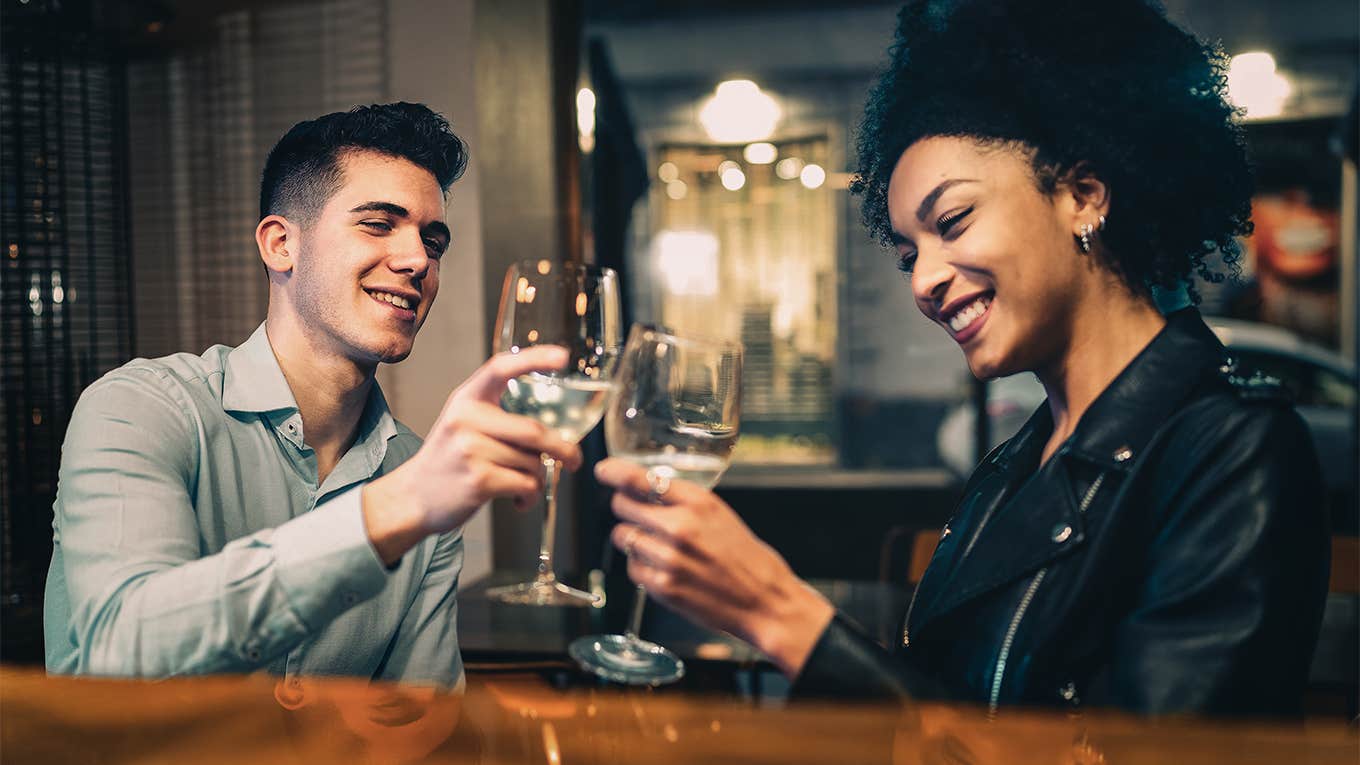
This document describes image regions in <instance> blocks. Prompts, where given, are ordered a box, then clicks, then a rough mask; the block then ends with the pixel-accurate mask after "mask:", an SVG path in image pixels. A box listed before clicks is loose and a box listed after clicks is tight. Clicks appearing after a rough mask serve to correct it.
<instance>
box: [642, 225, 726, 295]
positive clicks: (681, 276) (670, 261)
mask: <svg viewBox="0 0 1360 765" xmlns="http://www.w3.org/2000/svg"><path fill="white" fill-rule="evenodd" d="M652 253H653V256H654V257H655V259H656V269H657V271H659V272H660V273H661V278H662V281H664V282H665V284H666V289H667V290H669V291H670V292H671V294H673V295H701V296H708V295H716V294H717V293H718V237H716V236H714V235H713V234H712V233H710V232H708V231H660V232H657V235H656V237H655V238H653V239H652Z"/></svg>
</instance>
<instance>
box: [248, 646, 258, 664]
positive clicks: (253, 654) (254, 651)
mask: <svg viewBox="0 0 1360 765" xmlns="http://www.w3.org/2000/svg"><path fill="white" fill-rule="evenodd" d="M246 658H247V659H250V660H251V661H259V660H260V649H258V648H255V647H250V648H247V649H246Z"/></svg>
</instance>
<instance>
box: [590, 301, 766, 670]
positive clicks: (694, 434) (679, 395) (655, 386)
mask: <svg viewBox="0 0 1360 765" xmlns="http://www.w3.org/2000/svg"><path fill="white" fill-rule="evenodd" d="M741 365H742V348H741V344H740V343H735V342H728V341H721V340H708V339H702V338H697V337H692V336H688V337H687V336H678V335H675V334H672V333H670V332H667V331H665V330H663V329H660V328H658V327H653V326H648V325H642V324H636V325H634V326H633V328H632V330H631V331H630V332H629V334H628V342H627V344H626V345H625V346H624V350H623V355H622V358H621V360H620V362H619V368H618V371H617V373H616V375H615V395H614V397H613V398H612V399H610V401H609V403H608V405H607V407H606V410H605V416H604V420H605V443H606V446H607V447H608V449H609V454H610V456H611V457H617V458H621V459H625V460H628V461H630V462H633V463H635V464H638V465H642V466H645V467H646V468H647V477H648V480H649V481H650V482H651V483H652V486H653V489H654V491H655V492H656V493H657V494H664V493H665V492H664V489H663V484H668V483H669V482H670V481H672V480H686V481H692V482H694V483H696V484H699V485H700V486H702V487H704V488H706V489H708V488H712V487H713V486H714V485H715V484H716V483H717V482H718V480H719V478H721V477H722V474H723V472H724V471H726V470H727V466H728V463H729V462H730V461H731V458H732V450H733V449H734V448H735V447H736V444H737V434H738V432H739V429H740V421H741ZM645 599H646V593H645V590H643V588H642V587H638V588H637V596H636V600H635V602H634V606H633V613H632V616H631V618H630V619H629V627H628V629H627V631H626V632H624V634H622V635H591V636H588V637H583V638H579V639H577V640H575V641H573V642H572V644H571V645H570V646H569V647H568V653H569V654H570V655H571V656H572V658H574V659H576V661H577V662H578V663H579V664H580V665H581V666H582V667H584V668H585V669H587V670H588V671H590V672H593V673H595V674H596V675H599V676H600V677H603V678H605V679H607V680H611V681H613V682H619V683H627V684H630V685H661V684H663V683H669V682H674V681H676V680H679V679H680V678H681V677H683V676H684V673H685V666H684V662H683V661H681V660H680V658H679V657H677V656H676V655H675V654H673V653H671V652H670V651H668V650H667V649H665V648H664V647H662V646H660V645H657V644H656V643H652V642H649V641H646V640H642V639H641V638H639V637H638V631H639V630H640V629H641V626H642V608H643V603H644V602H645Z"/></svg>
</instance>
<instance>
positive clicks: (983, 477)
mask: <svg viewBox="0 0 1360 765" xmlns="http://www.w3.org/2000/svg"><path fill="white" fill-rule="evenodd" d="M1223 84H1224V68H1223V62H1222V60H1221V58H1219V57H1218V56H1217V55H1215V54H1213V53H1212V52H1211V51H1210V50H1209V49H1208V48H1206V47H1205V46H1204V45H1202V44H1201V43H1199V42H1198V41H1196V40H1195V39H1194V38H1193V37H1191V36H1190V35H1188V34H1186V33H1185V32H1183V31H1181V30H1179V29H1177V28H1176V27H1174V26H1173V25H1172V24H1170V23H1169V22H1168V21H1167V20H1166V19H1165V18H1164V17H1163V16H1162V15H1161V13H1160V12H1158V11H1156V10H1154V9H1152V8H1150V7H1149V6H1147V5H1146V4H1145V3H1143V2H1140V1H1139V0H1118V1H1112V2H1100V3H1091V2H1088V1H1085V0H1080V1H1075V0H1074V1H1068V2H1062V1H1059V2H1047V3H1029V2H1022V1H1020V0H1008V1H1006V2H999V1H998V0H972V1H967V0H965V1H964V2H955V3H945V2H939V1H938V0H931V1H929V2H913V3H911V4H910V5H908V6H907V7H906V8H905V9H904V10H903V11H902V12H901V14H900V17H899V26H898V30H897V41H896V44H895V46H894V48H893V51H892V62H891V65H890V66H889V68H888V69H887V71H886V72H885V73H884V74H883V75H882V77H881V79H880V81H879V82H878V85H877V87H876V89H875V90H874V91H873V93H872V94H871V96H870V99H869V104H868V108H867V112H866V118H865V121H864V124H863V128H862V131H861V136H860V145H859V163H860V167H859V180H858V182H857V184H856V185H857V190H858V191H860V192H861V193H862V194H863V197H864V211H865V220H866V222H867V224H868V227H869V229H870V230H871V232H872V233H873V234H875V235H876V236H878V237H879V238H880V239H882V240H883V241H884V242H885V243H886V244H889V245H890V246H891V247H893V248H894V249H895V251H896V253H897V255H898V258H899V265H900V267H901V268H902V269H903V270H904V271H906V272H907V273H908V274H910V281H911V289H912V292H913V294H914V296H915V299H916V303H917V305H918V307H919V308H920V310H921V312H922V313H923V314H925V315H926V316H927V317H928V318H930V319H931V320H932V321H935V322H936V323H938V324H939V325H940V326H941V327H942V328H943V329H944V330H945V331H946V332H948V333H949V334H950V336H951V337H952V338H953V339H954V340H955V341H956V342H957V343H958V344H959V347H960V349H961V350H962V351H963V354H964V357H965V358H966V359H967V363H968V365H969V368H970V369H971V370H972V372H973V374H975V375H977V376H978V377H980V378H992V377H999V376H1004V375H1010V374H1015V373H1017V372H1023V371H1030V372H1033V373H1034V374H1035V375H1036V376H1037V377H1038V378H1039V380H1040V381H1041V382H1042V383H1043V385H1044V388H1045V390H1046V391H1047V394H1048V400H1047V402H1046V403H1045V404H1044V405H1043V406H1042V407H1041V408H1040V409H1039V410H1038V411H1037V412H1036V413H1035V414H1034V416H1033V417H1032V418H1031V419H1030V420H1029V422H1028V423H1027V424H1026V425H1025V426H1024V427H1023V428H1022V429H1021V431H1020V432H1019V433H1018V434H1017V435H1016V436H1015V437H1014V438H1012V439H1011V440H1010V441H1008V442H1007V443H1005V444H1003V445H1002V446H1001V447H999V448H998V449H997V450H996V451H995V452H993V453H992V454H991V455H990V456H988V457H987V459H986V460H985V461H984V462H983V463H982V464H981V465H980V466H979V467H978V468H977V469H976V471H975V472H974V474H973V476H972V477H971V478H970V480H969V481H968V483H967V486H966V487H965V490H964V495H963V499H962V501H961V503H960V505H959V508H958V511H957V514H956V515H955V516H954V519H953V520H952V521H951V522H950V523H949V524H948V526H947V527H946V528H945V530H944V533H943V536H942V537H941V541H940V545H939V547H938V549H937V551H936V553H935V555H934V557H933V558H932V560H931V562H930V566H929V568H928V570H927V571H926V573H925V576H924V579H923V581H922V582H921V584H920V586H919V588H918V589H917V592H916V593H915V596H914V599H913V601H912V605H911V607H910V608H909V609H908V611H907V614H906V615H905V616H904V620H903V631H902V639H901V641H900V644H899V645H897V646H894V647H893V649H892V650H891V651H887V650H884V649H883V648H882V647H880V646H879V645H877V644H875V643H874V642H873V641H871V640H869V639H867V638H866V637H865V636H864V635H862V634H861V633H860V632H859V631H857V630H856V628H855V627H854V626H853V625H852V624H850V623H849V622H848V621H847V620H845V619H843V618H842V617H840V616H838V615H836V614H835V612H834V609H833V607H832V606H831V605H830V604H829V603H828V602H827V601H826V599H825V598H823V597H822V596H820V595H819V594H817V593H816V592H814V591H813V590H811V589H810V588H808V587H807V586H806V585H804V584H803V583H802V582H801V581H800V580H798V579H797V577H796V576H794V574H793V573H792V571H791V570H790V569H789V567H788V566H787V565H786V564H785V563H784V561H783V560H782V559H780V558H779V556H778V555H777V554H775V553H774V551H772V550H771V549H770V548H769V547H767V546H766V545H764V544H763V543H761V542H760V541H759V540H758V539H756V538H755V537H754V536H753V535H752V534H751V533H750V531H749V530H748V529H746V528H745V526H744V525H743V524H742V523H741V521H740V520H739V519H738V518H737V516H736V515H735V513H734V512H733V511H732V510H731V509H730V508H729V507H727V506H726V505H724V504H723V503H722V502H721V500H719V499H717V498H716V497H715V496H714V495H713V494H711V493H709V492H707V491H703V490H701V489H699V488H698V487H696V486H694V485H692V484H686V483H684V482H682V481H676V482H674V483H673V484H671V485H668V486H658V485H655V484H656V482H654V481H649V480H648V476H647V475H646V473H645V472H644V471H643V470H642V469H640V468H638V467H636V466H633V465H629V464H627V463H624V462H620V461H618V460H609V461H606V462H603V463H601V464H600V465H599V466H598V468H597V475H598V476H599V477H600V479H601V480H602V481H603V482H605V483H607V484H609V485H612V486H614V487H616V488H618V489H620V491H618V492H617V493H616V495H615V499H614V503H613V507H614V510H615V512H616V514H617V515H618V516H619V517H620V519H621V520H622V521H623V523H621V524H620V525H619V526H618V527H617V528H616V529H615V531H614V534H613V541H614V543H615V544H616V545H618V546H619V547H620V548H622V549H624V550H625V551H626V552H628V553H629V555H630V559H629V565H628V570H629V574H630V576H631V577H632V578H633V579H634V580H635V581H637V582H638V583H639V584H643V585H646V586H647V588H648V590H649V591H650V592H651V593H652V594H653V595H654V596H656V597H657V598H658V599H659V600H662V601H663V602H665V603H667V604H668V605H669V606H670V607H672V608H673V609H676V610H678V611H680V612H681V613H684V614H686V615H687V616H689V617H691V618H693V619H694V620H696V621H699V622H701V623H704V624H706V625H708V626H710V627H713V628H717V629H723V630H727V631H729V632H731V633H733V634H735V635H738V636H739V637H742V638H744V639H746V640H748V641H750V642H752V643H753V644H754V645H756V646H757V647H758V648H760V649H761V650H762V651H764V652H765V653H766V654H767V655H769V656H770V657H771V658H772V659H773V660H774V662H775V663H776V664H777V665H778V666H779V667H780V669H782V670H783V671H784V672H785V673H786V674H787V675H788V676H789V677H790V678H793V679H794V680H795V690H801V691H803V692H808V693H817V694H833V695H848V696H859V697H881V696H900V697H918V698H919V697H926V698H947V699H955V700H967V701H973V702H979V703H986V704H989V705H990V706H991V707H992V708H993V709H995V708H996V707H997V706H1000V705H1012V704H1027V705H1050V706H1051V705H1062V706H1072V705H1078V704H1083V703H1088V704H1097V705H1109V706H1116V707H1122V708H1124V709H1128V710H1131V711H1136V712H1140V713H1148V714H1159V713H1169V712H1197V713H1213V714H1263V713H1288V712H1290V711H1293V710H1295V709H1296V708H1297V706H1298V703H1299V701H1300V697H1301V695H1302V690H1303V686H1304V682H1305V679H1306V676H1307V669H1308V665H1309V660H1310V657H1311V654H1312V650H1313V643H1314V641H1315V639H1316V636H1317V630H1318V626H1319V622H1320V619H1321V613H1322V604H1323V600H1324V597H1325V590H1326V576H1327V569H1328V564H1327V555H1328V544H1327V535H1326V530H1325V525H1324V521H1323V511H1322V510H1323V509H1322V498H1321V495H1320V492H1319V485H1320V483H1319V480H1320V479H1319V477H1318V469H1317V461H1316V456H1315V455H1314V453H1313V451H1312V446H1311V444H1310V441H1309V439H1308V436H1307V433H1306V431H1305V428H1304V425H1303V424H1302V422H1301V420H1300V419H1299V417H1298V416H1297V415H1296V414H1295V413H1294V411H1293V410H1292V409H1291V408H1290V406H1289V404H1288V402H1287V401H1285V400H1284V399H1283V397H1282V396H1281V395H1280V394H1279V389H1278V385H1276V384H1273V383H1272V382H1271V381H1269V380H1266V379H1263V378H1260V377H1252V376H1250V375H1248V374H1247V373H1245V372H1244V371H1242V370H1238V369H1236V368H1235V367H1234V366H1233V365H1232V363H1231V362H1230V361H1229V360H1227V359H1226V358H1225V357H1224V355H1223V348H1222V346H1221V345H1220V344H1219V343H1218V341H1217V340H1216V339H1215V338H1214V335H1213V334H1212V333H1211V332H1210V331H1209V330H1208V329H1207V328H1206V327H1205V325H1204V323H1203V322H1202V321H1201V319H1200V317H1199V315H1198V313H1197V312H1196V311H1195V309H1194V308H1193V307H1189V305H1190V302H1191V298H1192V297H1193V292H1192V291H1190V290H1189V289H1188V287H1189V284H1190V280H1191V278H1192V276H1193V275H1195V274H1199V275H1201V276H1203V277H1205V278H1208V279H1212V280H1217V279H1221V278H1222V277H1221V276H1220V275H1218V274H1216V273H1213V272H1212V270H1211V269H1210V267H1209V265H1208V264H1207V263H1206V260H1207V259H1208V257H1209V256H1210V254H1211V253H1215V252H1221V253H1222V254H1223V255H1222V260H1223V262H1225V263H1226V264H1228V267H1229V268H1230V269H1231V268H1233V267H1234V264H1235V263H1236V258H1237V253H1238V249H1237V246H1236V242H1235V237H1237V236H1239V235H1243V234H1246V233H1248V232H1249V231H1250V223H1249V220H1248V216H1249V209H1250V207H1249V201H1250V196H1251V183H1250V176H1249V173H1248V168H1247V162H1246V159H1245V154H1244V149H1243V144H1242V138H1241V134H1240V131H1239V129H1238V128H1237V126H1236V125H1235V124H1234V121H1233V119H1234V115H1233V112H1232V109H1231V107H1229V106H1228V105H1227V104H1226V103H1225V102H1224V99H1223ZM1159 304H1160V305H1161V308H1162V310H1159ZM903 437H904V438H911V437H921V436H920V434H903ZM663 483H664V482H663ZM655 502H660V503H661V504H663V505H665V507H663V508H657V507H656V504H654V503H655ZM828 554H831V555H845V554H848V551H839V550H837V551H828Z"/></svg>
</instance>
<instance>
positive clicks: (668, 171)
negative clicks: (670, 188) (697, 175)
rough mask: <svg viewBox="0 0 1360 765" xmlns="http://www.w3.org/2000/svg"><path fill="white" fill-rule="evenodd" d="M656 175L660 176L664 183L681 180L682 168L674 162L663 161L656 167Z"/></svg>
mask: <svg viewBox="0 0 1360 765" xmlns="http://www.w3.org/2000/svg"><path fill="white" fill-rule="evenodd" d="M656 177H658V178H660V179H661V182H662V183H670V182H671V181H677V180H680V168H678V167H676V166H675V163H674V162H662V163H661V166H660V167H658V168H657V169H656Z"/></svg>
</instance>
